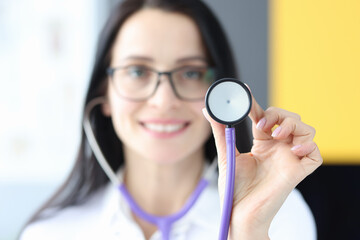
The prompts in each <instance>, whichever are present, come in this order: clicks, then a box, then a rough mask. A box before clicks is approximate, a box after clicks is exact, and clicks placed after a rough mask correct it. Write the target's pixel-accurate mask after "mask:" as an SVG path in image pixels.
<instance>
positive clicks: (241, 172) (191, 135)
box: [21, 0, 321, 240]
mask: <svg viewBox="0 0 360 240" xmlns="http://www.w3.org/2000/svg"><path fill="white" fill-rule="evenodd" d="M230 53H231V50H230V48H229V45H228V43H227V39H226V37H225V35H224V33H223V30H222V28H221V27H220V24H219V23H218V21H217V19H216V18H215V17H214V15H213V14H212V13H211V11H210V10H209V9H208V8H207V7H206V6H205V5H204V3H202V2H201V1H198V0H176V1H174V0H171V1H170V0H168V1H166V0H127V1H124V2H123V3H122V4H120V5H119V6H118V7H117V8H115V9H114V11H113V13H112V15H111V16H110V19H109V21H108V22H107V24H106V26H105V28H104V31H103V33H102V34H101V39H100V42H99V46H98V51H97V59H96V62H95V66H94V70H93V73H92V77H91V82H90V86H89V89H88V94H87V97H86V102H85V109H84V120H85V122H86V123H88V124H85V128H86V129H87V130H88V129H89V128H88V127H90V128H91V132H93V133H94V136H95V138H96V139H95V141H94V139H92V138H91V136H90V138H88V139H87V138H86V136H85V133H84V132H83V135H82V142H81V147H80V150H79V155H78V158H77V162H76V164H75V166H74V169H73V171H72V173H71V174H70V176H69V178H68V180H67V181H66V182H65V183H64V185H63V187H62V188H61V189H60V190H59V191H58V192H57V193H56V194H55V195H54V196H53V197H52V198H51V199H50V200H49V202H48V203H47V204H45V205H44V206H43V207H42V208H41V209H40V210H39V211H38V213H36V214H35V216H34V217H33V219H32V220H31V221H30V222H29V224H28V225H27V226H26V228H25V230H24V231H23V234H22V237H21V238H22V239H24V240H27V239H54V238H59V239H117V238H122V239H152V240H154V239H160V238H161V239H164V240H165V239H217V236H218V226H219V222H220V212H221V209H220V203H221V202H222V201H223V196H224V178H225V169H226V160H225V159H226V157H224V156H226V153H225V147H224V146H225V139H224V134H223V133H224V126H222V125H220V124H218V123H216V122H214V121H213V120H212V119H210V118H209V116H208V114H207V112H206V111H204V112H203V108H204V97H205V93H206V90H207V89H208V87H209V86H210V84H211V83H212V82H213V81H215V79H219V78H222V77H225V76H230V77H236V70H235V67H234V61H233V59H232V56H231V54H230ZM252 102H253V107H252V109H251V112H250V118H251V120H252V123H253V129H252V131H253V135H254V138H255V139H254V144H253V148H252V150H251V153H248V152H249V151H250V146H251V139H250V138H249V136H248V134H247V129H248V126H247V124H246V123H241V124H239V125H238V126H237V131H239V132H240V133H241V137H240V138H238V140H239V147H240V148H239V151H240V152H246V153H245V154H240V152H236V153H235V155H236V166H237V168H236V172H235V187H234V201H233V202H234V207H233V211H232V218H231V221H230V235H229V237H230V238H231V239H267V238H269V236H270V237H272V238H273V239H314V238H315V230H314V228H315V227H314V222H313V218H312V215H311V212H310V211H309V209H308V207H307V205H306V204H305V202H304V201H303V199H302V197H301V195H300V194H299V193H298V192H297V191H296V190H293V189H294V187H295V186H296V185H297V184H298V183H299V182H300V181H301V180H302V179H303V178H305V177H306V176H307V175H308V174H310V173H311V172H312V171H314V170H315V169H316V168H317V167H318V166H319V165H320V164H321V156H320V155H319V151H318V149H317V147H316V144H315V143H314V142H313V141H312V139H313V137H314V131H313V129H312V128H311V127H310V126H307V125H305V124H304V123H302V122H301V121H300V119H299V117H298V116H297V115H296V114H294V113H290V112H287V111H285V110H282V109H275V108H271V109H268V110H266V111H264V110H263V109H262V108H261V107H260V106H259V105H258V104H257V102H256V100H255V99H254V98H252ZM203 114H204V115H205V117H204V115H203ZM208 121H209V122H210V124H209V122H208ZM275 125H280V126H279V128H278V130H277V131H276V132H277V133H278V134H275V132H274V133H273V134H272V133H271V129H272V128H273V127H274V126H275ZM294 126H298V128H297V129H295V130H294ZM87 130H86V131H87ZM88 132H89V131H87V133H88ZM211 133H213V134H211ZM88 136H89V135H88ZM89 142H91V146H90V145H89ZM94 142H97V143H95V144H94ZM215 142H216V147H215ZM99 149H100V151H101V152H102V153H100V151H98V150H99ZM91 150H93V151H94V153H93V152H92V151H91ZM101 159H103V160H104V161H106V164H103V163H104V162H101V161H102V160H101ZM97 160H98V161H99V163H100V165H101V166H102V167H104V166H105V167H104V171H105V172H106V173H107V174H108V177H109V178H110V179H111V181H112V183H114V184H112V183H109V181H108V179H107V177H106V175H105V174H104V171H103V169H102V168H101V166H100V165H99V163H98V162H97ZM217 164H218V169H219V170H218V171H216V170H215V169H214V168H215V167H216V165H217ZM107 165H108V166H109V167H107ZM114 172H116V174H115V173H114ZM119 190H120V191H119ZM154 219H155V220H154ZM299 221H301V222H302V223H303V224H301V225H299V224H297V223H298V222H299ZM270 225H271V226H270ZM284 229H286V230H284ZM225 238H226V236H225Z"/></svg>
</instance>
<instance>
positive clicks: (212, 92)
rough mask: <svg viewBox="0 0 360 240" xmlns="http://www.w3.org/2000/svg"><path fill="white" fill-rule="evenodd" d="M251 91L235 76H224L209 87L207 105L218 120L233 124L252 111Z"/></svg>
mask: <svg viewBox="0 0 360 240" xmlns="http://www.w3.org/2000/svg"><path fill="white" fill-rule="evenodd" d="M251 104H252V100H251V93H250V90H249V89H248V88H247V87H246V85H245V84H244V83H242V82H240V81H239V80H237V79H234V78H223V79H220V80H217V81H216V82H214V83H213V84H212V85H211V86H210V88H209V89H208V91H207V93H206V97H205V105H206V109H207V111H208V113H209V115H210V116H211V117H212V118H213V119H214V120H216V121H217V122H219V123H221V124H224V125H227V126H233V125H235V124H237V123H240V122H241V121H242V120H243V119H244V118H245V117H246V116H247V115H248V114H249V112H250V109H251Z"/></svg>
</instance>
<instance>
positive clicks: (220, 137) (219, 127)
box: [202, 108, 238, 167]
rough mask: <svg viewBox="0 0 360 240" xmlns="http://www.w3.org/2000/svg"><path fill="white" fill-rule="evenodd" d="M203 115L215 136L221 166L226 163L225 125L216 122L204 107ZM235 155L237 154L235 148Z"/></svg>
mask: <svg viewBox="0 0 360 240" xmlns="http://www.w3.org/2000/svg"><path fill="white" fill-rule="evenodd" d="M202 112H203V114H204V117H205V118H206V119H207V120H208V121H209V123H210V125H211V129H212V132H213V135H214V138H215V145H216V150H217V155H218V161H219V167H223V166H224V165H223V164H224V163H226V139H225V125H223V124H221V123H218V122H216V121H215V120H214V119H212V118H211V117H210V115H209V113H208V112H207V110H206V108H203V109H202ZM235 155H238V152H237V150H236V153H235Z"/></svg>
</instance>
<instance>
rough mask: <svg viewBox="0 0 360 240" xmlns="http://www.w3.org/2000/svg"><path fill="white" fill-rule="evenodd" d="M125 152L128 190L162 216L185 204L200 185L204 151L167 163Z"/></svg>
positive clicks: (138, 200) (145, 207)
mask: <svg viewBox="0 0 360 240" xmlns="http://www.w3.org/2000/svg"><path fill="white" fill-rule="evenodd" d="M125 154H126V157H125V159H126V167H125V184H126V187H127V189H128V191H129V192H130V194H131V196H132V197H133V198H134V199H135V201H136V202H137V203H138V205H139V206H140V207H141V208H142V209H143V210H144V211H145V212H147V213H150V214H154V215H158V216H165V215H170V214H173V213H176V212H177V211H179V210H180V209H181V208H182V206H183V205H184V204H185V202H186V200H187V199H188V197H189V196H190V195H191V193H192V192H193V191H194V189H195V188H196V186H197V184H198V182H199V179H200V177H201V174H202V170H203V164H204V155H203V153H202V151H199V152H197V153H195V154H193V155H192V156H190V157H188V158H186V159H182V160H179V161H177V162H175V163H166V164H165V163H156V162H154V161H151V160H146V159H142V158H140V157H139V156H134V154H127V153H125ZM130 155H131V156H132V157H130Z"/></svg>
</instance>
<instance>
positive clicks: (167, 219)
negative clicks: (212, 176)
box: [119, 179, 208, 240]
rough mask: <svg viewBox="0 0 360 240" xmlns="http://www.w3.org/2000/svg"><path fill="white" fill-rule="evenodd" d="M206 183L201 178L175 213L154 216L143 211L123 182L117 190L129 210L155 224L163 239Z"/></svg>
mask: <svg viewBox="0 0 360 240" xmlns="http://www.w3.org/2000/svg"><path fill="white" fill-rule="evenodd" d="M207 185H208V181H207V180H205V179H201V180H200V181H199V183H198V185H197V187H196V189H195V190H194V191H193V192H192V194H191V196H190V197H189V198H188V200H187V201H186V203H185V205H184V206H183V207H182V208H181V209H180V211H178V212H177V213H174V214H171V215H168V216H155V215H152V214H148V213H146V212H144V211H143V210H142V209H141V208H140V206H139V205H138V204H137V203H136V202H135V200H134V199H133V198H132V197H131V195H130V193H129V192H128V190H127V189H126V187H125V184H121V185H120V186H119V190H120V192H121V193H122V195H123V196H124V198H125V199H126V201H127V202H128V203H129V205H130V208H131V210H132V211H133V212H134V213H135V214H136V215H137V216H138V217H140V218H142V219H144V220H145V221H147V222H149V223H152V224H154V225H156V226H157V227H158V228H159V230H160V232H161V234H162V239H163V240H169V238H170V230H171V225H172V224H173V223H174V222H176V221H177V220H179V219H180V218H182V217H183V216H184V215H185V214H186V213H187V212H188V211H189V210H190V209H191V207H192V206H194V204H195V202H196V200H197V199H198V198H199V196H200V194H201V193H202V191H203V190H204V189H205V188H206V186H207Z"/></svg>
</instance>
